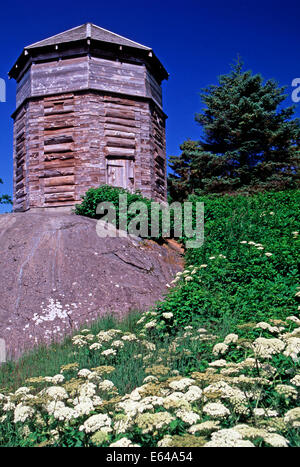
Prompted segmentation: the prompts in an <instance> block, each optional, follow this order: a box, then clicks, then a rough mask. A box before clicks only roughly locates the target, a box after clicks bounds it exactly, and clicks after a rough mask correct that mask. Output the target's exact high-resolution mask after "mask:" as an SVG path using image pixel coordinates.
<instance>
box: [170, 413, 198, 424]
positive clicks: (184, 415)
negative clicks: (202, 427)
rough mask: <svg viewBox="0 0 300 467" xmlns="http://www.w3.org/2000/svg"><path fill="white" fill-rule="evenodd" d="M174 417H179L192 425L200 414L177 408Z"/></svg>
mask: <svg viewBox="0 0 300 467" xmlns="http://www.w3.org/2000/svg"><path fill="white" fill-rule="evenodd" d="M176 417H178V418H180V419H181V420H182V421H183V422H185V423H188V424H189V425H194V424H195V423H197V422H198V420H200V416H199V415H198V414H197V413H195V412H192V411H191V410H190V411H188V410H177V412H176Z"/></svg>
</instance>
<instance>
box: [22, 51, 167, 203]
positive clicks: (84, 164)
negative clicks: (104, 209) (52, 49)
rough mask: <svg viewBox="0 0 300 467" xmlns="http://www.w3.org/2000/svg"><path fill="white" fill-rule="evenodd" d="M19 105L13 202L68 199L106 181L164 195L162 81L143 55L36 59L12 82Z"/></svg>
mask: <svg viewBox="0 0 300 467" xmlns="http://www.w3.org/2000/svg"><path fill="white" fill-rule="evenodd" d="M40 59H41V58H40ZM40 59H39V60H40ZM17 106H18V110H17V112H16V115H15V124H14V209H15V210H27V209H30V208H46V207H62V206H72V205H74V204H76V203H78V202H80V200H81V196H82V195H84V194H85V192H86V191H87V190H88V189H89V188H91V187H97V186H99V185H102V184H106V183H108V184H113V185H115V186H123V187H126V188H128V189H129V190H140V191H141V192H142V193H143V194H144V195H145V196H147V197H152V198H154V199H156V200H158V201H165V200H166V160H165V159H166V154H165V116H164V114H163V112H162V108H161V106H162V95H161V86H160V85H159V83H158V82H157V81H156V79H155V77H154V76H152V74H151V73H150V71H149V69H148V68H147V66H146V64H145V63H142V62H141V61H140V62H133V63H129V62H124V61H123V62H122V61H118V60H113V59H112V58H111V59H109V58H99V57H93V56H90V55H85V56H79V57H76V58H65V59H62V60H53V59H52V58H51V60H48V61H44V62H43V61H37V62H36V63H32V64H31V67H30V69H29V70H28V71H27V72H25V74H24V75H23V77H22V78H21V80H20V81H19V83H18V85H17Z"/></svg>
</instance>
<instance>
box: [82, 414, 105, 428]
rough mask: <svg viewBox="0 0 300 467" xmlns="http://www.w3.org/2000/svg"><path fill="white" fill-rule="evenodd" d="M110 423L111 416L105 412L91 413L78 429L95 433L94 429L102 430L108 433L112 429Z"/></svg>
mask: <svg viewBox="0 0 300 467" xmlns="http://www.w3.org/2000/svg"><path fill="white" fill-rule="evenodd" d="M111 423H112V420H111V418H110V417H109V416H108V415H106V414H97V415H92V416H91V417H89V418H88V419H87V420H86V421H85V422H84V424H83V425H81V426H80V427H79V431H84V432H85V433H95V431H99V430H103V431H105V432H107V433H109V432H111V431H112V428H111Z"/></svg>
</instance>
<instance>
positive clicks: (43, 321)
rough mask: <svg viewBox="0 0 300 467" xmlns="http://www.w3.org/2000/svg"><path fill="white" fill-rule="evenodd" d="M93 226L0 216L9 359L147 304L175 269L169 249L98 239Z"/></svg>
mask: <svg viewBox="0 0 300 467" xmlns="http://www.w3.org/2000/svg"><path fill="white" fill-rule="evenodd" d="M96 225H97V221H95V220H93V219H88V218H85V217H81V216H76V215H74V214H61V213H60V214H59V213H56V214H55V213H51V214H48V213H47V212H42V213H31V212H27V213H13V214H4V215H0V338H2V339H4V340H5V342H6V351H7V354H8V355H10V356H11V357H17V356H19V355H21V353H23V352H24V350H26V349H30V348H32V347H34V346H35V345H37V344H41V343H50V342H53V340H60V339H62V338H63V337H64V336H65V335H67V334H70V333H72V332H74V331H75V330H76V329H78V328H79V327H80V326H82V325H84V324H89V323H91V322H92V321H94V320H96V319H97V318H99V317H100V316H104V315H105V314H108V313H113V314H114V315H115V316H118V317H122V316H124V315H125V314H126V313H128V312H129V311H130V310H141V311H143V310H147V309H149V308H150V307H151V306H153V305H154V304H155V302H156V301H157V300H160V299H162V298H163V294H164V292H166V290H167V285H166V284H167V283H169V282H170V281H171V280H172V279H173V278H174V275H175V274H176V272H177V271H179V270H181V269H182V257H181V255H180V254H179V253H177V252H176V251H174V250H173V249H171V248H169V247H168V246H160V245H158V244H156V243H155V242H153V241H143V240H141V239H136V238H129V237H128V238H99V236H98V235H97V233H96Z"/></svg>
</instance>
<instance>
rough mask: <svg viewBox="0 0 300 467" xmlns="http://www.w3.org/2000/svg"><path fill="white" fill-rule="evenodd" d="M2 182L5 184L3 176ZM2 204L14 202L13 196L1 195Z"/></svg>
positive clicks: (0, 180)
mask: <svg viewBox="0 0 300 467" xmlns="http://www.w3.org/2000/svg"><path fill="white" fill-rule="evenodd" d="M0 184H3V180H2V179H1V178H0ZM0 204H12V200H11V197H10V196H8V195H0Z"/></svg>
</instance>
